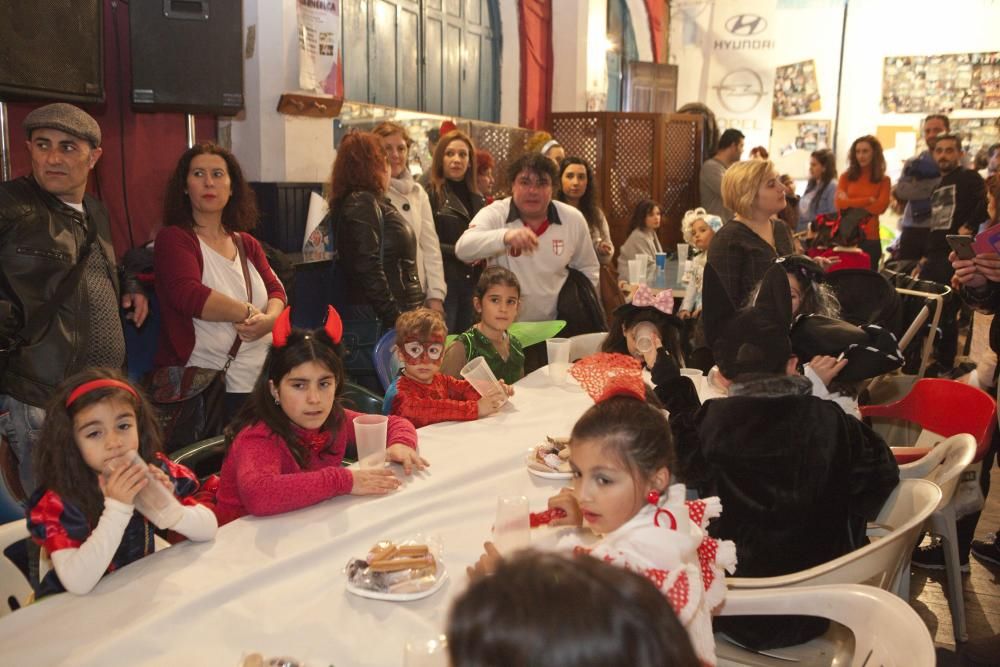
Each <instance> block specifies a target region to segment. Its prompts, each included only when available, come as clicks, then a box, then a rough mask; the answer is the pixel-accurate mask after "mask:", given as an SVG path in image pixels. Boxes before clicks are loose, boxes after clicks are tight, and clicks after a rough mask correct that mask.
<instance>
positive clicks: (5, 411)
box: [0, 394, 45, 496]
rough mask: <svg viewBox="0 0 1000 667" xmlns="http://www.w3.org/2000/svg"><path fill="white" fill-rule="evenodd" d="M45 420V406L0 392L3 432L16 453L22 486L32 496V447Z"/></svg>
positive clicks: (33, 480) (0, 426)
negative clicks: (23, 401)
mask: <svg viewBox="0 0 1000 667" xmlns="http://www.w3.org/2000/svg"><path fill="white" fill-rule="evenodd" d="M44 421H45V410H43V409H41V408H36V407H35V406H33V405H28V404H27V403H22V402H21V401H19V400H17V399H16V398H14V397H12V396H7V395H6V394H0V433H2V434H3V437H4V438H5V439H6V440H7V442H8V443H9V444H10V447H11V449H12V450H13V452H14V454H15V456H17V460H18V475H19V476H20V478H21V486H23V487H24V492H25V494H27V495H29V496H30V495H31V492H32V491H34V490H35V471H34V465H33V463H32V460H31V459H32V449H33V448H34V445H35V442H36V441H37V440H38V434H39V432H40V431H41V430H42V422H44Z"/></svg>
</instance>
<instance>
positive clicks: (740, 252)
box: [707, 160, 795, 304]
mask: <svg viewBox="0 0 1000 667" xmlns="http://www.w3.org/2000/svg"><path fill="white" fill-rule="evenodd" d="M786 192H787V190H786V189H785V186H784V185H783V184H782V183H781V179H780V178H779V177H778V172H777V171H775V169H774V163H773V162H771V161H770V160H746V161H744V162H737V163H736V164H734V165H733V166H731V167H729V169H727V170H726V174H725V176H723V178H722V202H723V205H725V207H726V208H728V209H730V210H731V211H733V212H734V215H733V218H732V220H730V221H728V222H727V223H726V224H725V225H723V226H722V229H720V230H719V231H718V233H717V234H716V235H715V238H714V239H712V244H711V245H710V246H709V248H708V262H707V263H708V265H709V266H711V267H712V268H713V269H715V272H716V273H717V274H718V275H719V278H721V279H722V284H723V286H724V287H725V288H726V292H727V293H728V294H729V299H730V301H732V302H733V303H735V304H744V303H745V302H746V300H747V298H748V297H749V296H750V293H751V292H752V291H753V288H754V285H756V284H757V283H758V282H760V281H761V279H763V277H764V273H765V272H766V271H767V269H768V267H770V266H771V264H772V263H774V260H775V259H776V258H778V257H780V256H783V255H790V254H792V253H793V252H794V249H795V244H794V241H793V239H792V233H791V231H790V230H789V229H788V226H787V225H786V224H785V223H784V222H783V221H781V220H776V219H775V216H777V214H778V213H780V212H781V211H782V210H784V208H785V205H786V201H785V194H786Z"/></svg>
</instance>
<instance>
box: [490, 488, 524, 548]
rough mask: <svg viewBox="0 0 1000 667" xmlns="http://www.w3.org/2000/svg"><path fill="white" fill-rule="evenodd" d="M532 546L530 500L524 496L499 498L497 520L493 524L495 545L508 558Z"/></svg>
mask: <svg viewBox="0 0 1000 667" xmlns="http://www.w3.org/2000/svg"><path fill="white" fill-rule="evenodd" d="M530 544H531V520H530V516H529V509H528V499H527V498H525V497H524V496H500V497H499V498H497V519H496V522H495V523H494V524H493V545H494V546H495V547H496V548H497V551H499V552H500V553H501V554H502V555H504V556H507V555H510V554H512V553H513V552H515V551H517V550H518V549H523V548H525V547H527V546H529V545H530Z"/></svg>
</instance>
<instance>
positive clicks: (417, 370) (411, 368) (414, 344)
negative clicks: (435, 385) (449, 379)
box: [400, 334, 444, 383]
mask: <svg viewBox="0 0 1000 667" xmlns="http://www.w3.org/2000/svg"><path fill="white" fill-rule="evenodd" d="M400 357H401V360H402V362H403V365H404V366H405V367H406V375H407V377H410V378H412V379H414V380H417V381H418V382H425V383H426V382H430V381H431V380H433V379H434V376H435V375H436V374H437V372H438V369H439V368H440V367H441V361H442V357H444V336H443V335H442V334H431V336H430V337H429V338H427V339H425V340H418V339H417V338H415V337H414V338H407V339H406V340H404V341H403V343H402V345H401V346H400Z"/></svg>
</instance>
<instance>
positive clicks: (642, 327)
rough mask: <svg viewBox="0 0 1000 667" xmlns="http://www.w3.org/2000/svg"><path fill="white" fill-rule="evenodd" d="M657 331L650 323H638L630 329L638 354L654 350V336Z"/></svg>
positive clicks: (657, 333)
mask: <svg viewBox="0 0 1000 667" xmlns="http://www.w3.org/2000/svg"><path fill="white" fill-rule="evenodd" d="M657 335H659V331H657V330H656V325H655V324H653V323H652V322H639V324H637V325H635V326H634V327H632V337H633V338H634V339H635V349H636V351H638V352H639V354H646V353H647V352H652V351H653V350H654V349H656V338H655V337H656V336H657Z"/></svg>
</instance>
